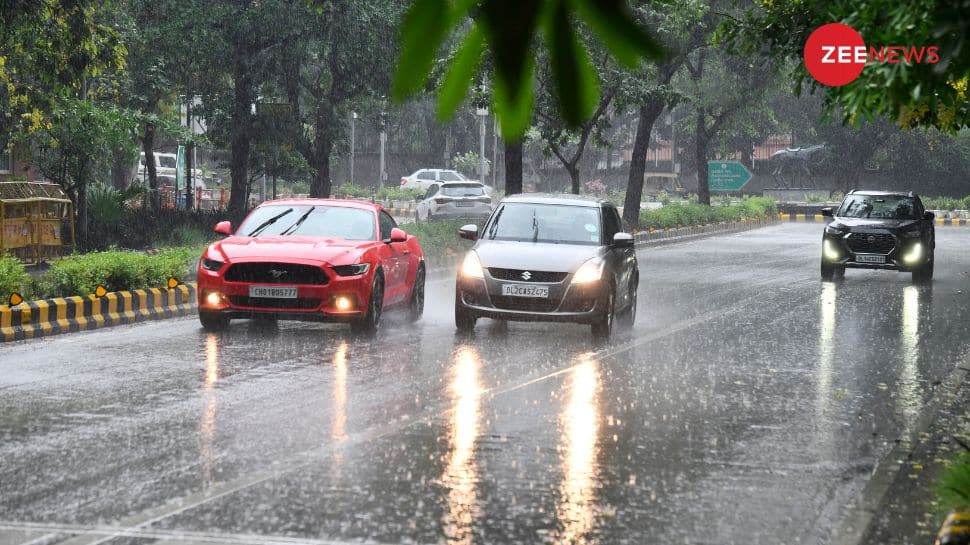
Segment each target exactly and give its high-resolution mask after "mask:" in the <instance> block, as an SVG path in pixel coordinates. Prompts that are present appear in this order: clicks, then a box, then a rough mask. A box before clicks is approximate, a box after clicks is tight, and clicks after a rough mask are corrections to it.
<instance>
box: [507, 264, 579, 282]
mask: <svg viewBox="0 0 970 545" xmlns="http://www.w3.org/2000/svg"><path fill="white" fill-rule="evenodd" d="M525 273H529V274H528V275H527V276H528V278H525V277H523V276H522V275H523V274H525ZM488 274H490V275H492V278H495V279H497V280H513V281H515V282H562V281H563V280H564V279H565V278H566V275H568V274H569V273H564V272H547V271H527V270H524V269H497V268H495V267H489V268H488Z"/></svg>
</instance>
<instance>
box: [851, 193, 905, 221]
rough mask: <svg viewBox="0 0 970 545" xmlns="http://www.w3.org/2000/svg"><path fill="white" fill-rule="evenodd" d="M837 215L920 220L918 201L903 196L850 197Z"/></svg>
mask: <svg viewBox="0 0 970 545" xmlns="http://www.w3.org/2000/svg"><path fill="white" fill-rule="evenodd" d="M836 215H837V216H841V217H845V218H864V219H892V220H916V219H919V215H918V214H917V210H916V200H915V199H914V198H913V197H906V196H901V195H849V196H848V197H847V198H846V199H845V202H844V203H842V207H841V208H839V213H838V214H836Z"/></svg>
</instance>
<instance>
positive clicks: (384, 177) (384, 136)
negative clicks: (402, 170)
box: [379, 109, 387, 187]
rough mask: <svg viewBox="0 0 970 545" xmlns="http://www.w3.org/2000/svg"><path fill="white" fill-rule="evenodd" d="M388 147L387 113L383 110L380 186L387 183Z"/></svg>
mask: <svg viewBox="0 0 970 545" xmlns="http://www.w3.org/2000/svg"><path fill="white" fill-rule="evenodd" d="M385 147H387V112H385V111H384V110H383V109H382V110H381V180H380V183H379V186H381V187H383V186H384V184H385V183H386V182H387V171H386V170H385V163H384V148H385Z"/></svg>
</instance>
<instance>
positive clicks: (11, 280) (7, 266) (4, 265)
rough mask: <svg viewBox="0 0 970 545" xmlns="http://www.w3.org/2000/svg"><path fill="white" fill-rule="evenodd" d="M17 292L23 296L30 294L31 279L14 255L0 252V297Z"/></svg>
mask: <svg viewBox="0 0 970 545" xmlns="http://www.w3.org/2000/svg"><path fill="white" fill-rule="evenodd" d="M14 292H17V293H19V294H20V295H22V296H23V297H24V298H28V297H30V296H32V292H33V279H32V278H31V277H30V273H28V272H27V269H26V268H24V265H23V263H21V262H20V260H18V259H17V258H16V257H13V256H9V255H2V254H0V298H3V299H6V298H7V297H8V296H9V295H10V294H11V293H14Z"/></svg>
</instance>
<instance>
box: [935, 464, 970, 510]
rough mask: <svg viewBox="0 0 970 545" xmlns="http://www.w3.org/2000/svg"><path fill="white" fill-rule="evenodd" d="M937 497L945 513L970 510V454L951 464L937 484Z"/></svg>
mask: <svg viewBox="0 0 970 545" xmlns="http://www.w3.org/2000/svg"><path fill="white" fill-rule="evenodd" d="M936 497H937V499H938V500H939V504H940V508H941V509H943V510H944V511H965V510H967V509H970V452H964V453H963V454H961V455H959V456H957V457H956V458H955V459H953V460H951V461H950V462H949V464H948V465H947V467H946V469H945V470H944V471H943V474H942V475H940V479H939V481H937V483H936Z"/></svg>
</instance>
